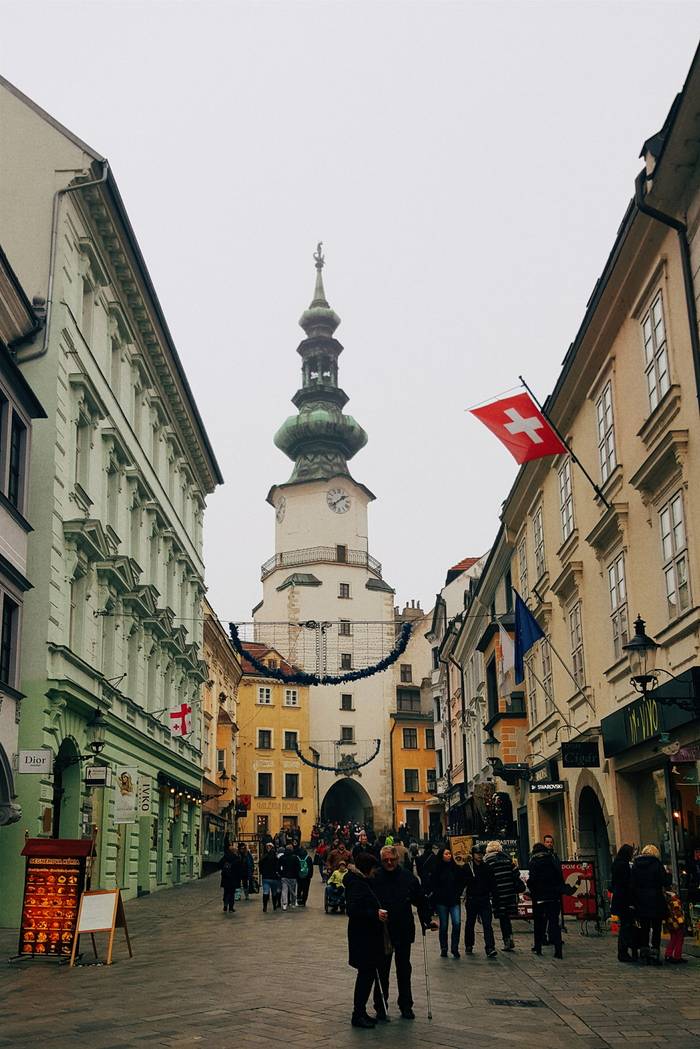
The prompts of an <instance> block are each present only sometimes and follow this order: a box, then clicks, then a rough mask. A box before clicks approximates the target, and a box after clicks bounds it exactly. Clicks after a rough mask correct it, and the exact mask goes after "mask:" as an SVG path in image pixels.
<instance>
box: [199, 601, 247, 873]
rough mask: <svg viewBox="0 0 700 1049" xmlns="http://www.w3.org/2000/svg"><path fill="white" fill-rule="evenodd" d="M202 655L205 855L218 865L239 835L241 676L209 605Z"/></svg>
mask: <svg viewBox="0 0 700 1049" xmlns="http://www.w3.org/2000/svg"><path fill="white" fill-rule="evenodd" d="M203 612H204V636H203V651H202V655H203V658H204V662H205V664H206V667H207V675H208V677H207V680H206V681H205V682H204V684H203V685H202V791H203V795H204V796H203V800H202V856H203V861H204V864H205V865H207V864H211V863H213V862H217V861H218V860H219V859H220V858H221V855H222V853H223V851H224V838H225V836H226V835H227V834H228V835H229V836H231V837H233V836H235V834H236V829H237V823H236V799H237V790H238V686H239V683H240V680H241V676H242V674H243V668H242V667H241V661H240V659H239V657H238V653H237V652H236V650H235V649H234V648H233V646H232V644H231V641H230V639H229V636H228V631H227V630H225V629H224V627H223V626H222V625H221V623H220V622H219V620H218V619H217V617H216V615H215V613H214V611H213V609H212V608H211V606H210V604H209V602H208V601H206V600H205V601H204V602H203Z"/></svg>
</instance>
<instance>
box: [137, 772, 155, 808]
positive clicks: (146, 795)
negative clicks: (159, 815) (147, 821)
mask: <svg viewBox="0 0 700 1049" xmlns="http://www.w3.org/2000/svg"><path fill="white" fill-rule="evenodd" d="M152 796H153V784H152V782H151V777H150V776H139V780H138V786H137V788H136V808H137V809H138V814H139V816H150V815H151V798H152Z"/></svg>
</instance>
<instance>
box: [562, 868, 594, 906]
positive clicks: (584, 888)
mask: <svg viewBox="0 0 700 1049" xmlns="http://www.w3.org/2000/svg"><path fill="white" fill-rule="evenodd" d="M561 872H562V874H563V875H564V881H565V882H566V884H567V885H569V886H570V887H571V888H572V889H573V890H574V891H573V895H571V896H563V897H562V901H563V904H564V908H563V909H564V914H570V915H571V916H572V917H574V918H593V917H595V914H596V910H597V908H596V884H595V872H594V870H593V864H592V863H584V862H583V861H582V860H564V861H563V862H562V865H561Z"/></svg>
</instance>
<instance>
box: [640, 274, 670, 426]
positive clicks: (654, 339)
mask: <svg viewBox="0 0 700 1049" xmlns="http://www.w3.org/2000/svg"><path fill="white" fill-rule="evenodd" d="M642 336H643V339H644V372H645V374H646V377H647V392H648V394H649V411H652V412H653V411H654V408H656V406H657V404H658V403H659V401H660V400H661V398H662V397H663V395H664V394H665V393H666V392H667V390H668V388H669V385H670V379H669V375H668V348H667V346H666V325H665V323H664V306H663V300H662V297H661V292H659V294H658V295H657V296H656V298H655V299H654V301H653V302H652V304H651V309H650V310H649V312H648V313H647V314H646V316H645V317H644V318H643V320H642Z"/></svg>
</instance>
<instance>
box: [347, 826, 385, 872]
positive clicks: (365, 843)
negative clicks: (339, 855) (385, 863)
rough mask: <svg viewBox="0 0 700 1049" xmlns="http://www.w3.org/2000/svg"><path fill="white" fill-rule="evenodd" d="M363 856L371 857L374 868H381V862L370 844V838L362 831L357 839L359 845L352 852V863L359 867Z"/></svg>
mask: <svg viewBox="0 0 700 1049" xmlns="http://www.w3.org/2000/svg"><path fill="white" fill-rule="evenodd" d="M363 854H364V855H367V856H369V857H370V859H371V861H372V867H373V868H374V867H378V866H379V860H378V859H377V857H376V856H375V854H374V852H373V851H372V847H371V845H370V843H369V838H368V837H367V831H366V830H361V831H360V833H359V835H358V838H357V845H355V846H354V848H353V850H352V862H353V864H354V865H355V866H357V861H358V859H359V857H360V856H361V855H363Z"/></svg>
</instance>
